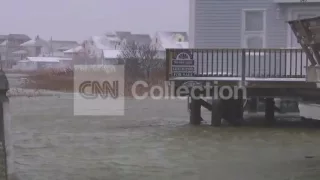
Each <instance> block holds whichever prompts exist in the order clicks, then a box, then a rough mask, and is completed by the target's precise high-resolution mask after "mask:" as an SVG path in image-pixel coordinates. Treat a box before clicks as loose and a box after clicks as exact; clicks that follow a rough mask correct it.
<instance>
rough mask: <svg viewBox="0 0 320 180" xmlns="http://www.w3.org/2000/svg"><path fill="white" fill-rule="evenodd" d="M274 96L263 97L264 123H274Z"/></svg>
mask: <svg viewBox="0 0 320 180" xmlns="http://www.w3.org/2000/svg"><path fill="white" fill-rule="evenodd" d="M274 104H275V103H274V98H266V99H265V118H266V119H265V122H266V125H272V124H274V123H275V117H274V111H275V108H274V107H275V106H274Z"/></svg>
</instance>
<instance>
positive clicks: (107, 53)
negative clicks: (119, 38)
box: [103, 49, 121, 59]
mask: <svg viewBox="0 0 320 180" xmlns="http://www.w3.org/2000/svg"><path fill="white" fill-rule="evenodd" d="M120 55H121V51H120V50H113V49H110V50H103V57H104V58H106V59H108V58H110V59H114V58H118V57H119V56H120Z"/></svg>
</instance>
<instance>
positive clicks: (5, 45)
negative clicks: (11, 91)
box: [0, 34, 31, 67]
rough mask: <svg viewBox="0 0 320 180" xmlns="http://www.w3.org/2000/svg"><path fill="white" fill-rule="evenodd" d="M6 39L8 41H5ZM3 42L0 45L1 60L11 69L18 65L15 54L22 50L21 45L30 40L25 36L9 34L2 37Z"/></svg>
mask: <svg viewBox="0 0 320 180" xmlns="http://www.w3.org/2000/svg"><path fill="white" fill-rule="evenodd" d="M5 37H6V40H3V39H4V38H5ZM1 38H2V40H1V41H2V42H1V44H0V53H1V60H3V61H5V63H4V64H5V66H7V67H11V66H12V65H13V64H15V63H16V58H17V55H16V54H15V53H13V52H16V51H19V50H22V48H21V46H20V44H22V43H25V42H27V41H29V40H31V39H30V37H29V36H27V35H25V34H9V35H7V36H1Z"/></svg>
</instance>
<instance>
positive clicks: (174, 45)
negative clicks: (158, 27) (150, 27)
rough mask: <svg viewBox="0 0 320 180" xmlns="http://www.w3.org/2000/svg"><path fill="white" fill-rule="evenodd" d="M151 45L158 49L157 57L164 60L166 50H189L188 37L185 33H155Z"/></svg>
mask: <svg viewBox="0 0 320 180" xmlns="http://www.w3.org/2000/svg"><path fill="white" fill-rule="evenodd" d="M152 44H153V45H155V46H156V47H157V49H159V57H160V58H165V50H166V49H184V48H189V37H188V34H187V33H186V32H169V31H162V32H161V31H160V32H156V34H155V36H154V37H153V39H152Z"/></svg>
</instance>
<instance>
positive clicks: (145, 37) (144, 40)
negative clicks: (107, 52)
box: [122, 34, 152, 46]
mask: <svg viewBox="0 0 320 180" xmlns="http://www.w3.org/2000/svg"><path fill="white" fill-rule="evenodd" d="M151 42H152V39H151V37H150V35H149V34H131V35H130V36H127V37H126V38H124V39H123V40H122V45H125V44H126V43H129V44H130V43H136V44H138V45H147V46H149V45H150V44H151Z"/></svg>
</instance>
